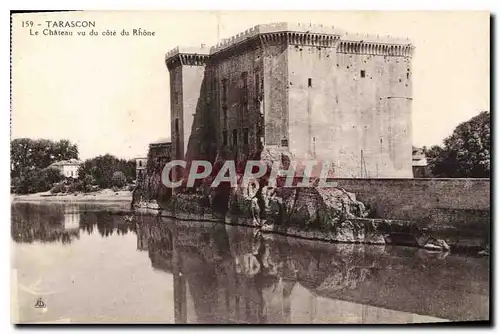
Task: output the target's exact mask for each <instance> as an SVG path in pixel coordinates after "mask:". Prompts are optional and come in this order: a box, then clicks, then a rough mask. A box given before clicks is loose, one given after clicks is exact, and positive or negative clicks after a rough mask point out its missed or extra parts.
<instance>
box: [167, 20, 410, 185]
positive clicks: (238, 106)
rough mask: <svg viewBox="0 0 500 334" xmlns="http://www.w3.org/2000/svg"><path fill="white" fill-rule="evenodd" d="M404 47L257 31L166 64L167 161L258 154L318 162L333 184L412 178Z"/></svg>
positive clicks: (293, 29)
mask: <svg viewBox="0 0 500 334" xmlns="http://www.w3.org/2000/svg"><path fill="white" fill-rule="evenodd" d="M412 52H413V47H412V45H411V43H410V41H409V40H407V39H399V38H392V37H389V36H385V37H381V36H370V35H359V34H356V35H353V34H349V33H345V32H343V31H340V30H338V29H336V28H334V27H327V26H321V25H303V24H290V23H278V24H268V25H258V26H256V27H254V28H252V29H249V30H247V31H245V32H243V33H240V34H238V35H236V36H234V37H232V38H230V39H226V40H224V41H223V42H221V43H219V44H217V45H216V46H214V47H212V48H210V49H209V48H207V47H201V48H175V49H174V50H172V51H170V52H168V53H167V54H166V65H167V67H168V69H169V72H170V82H171V85H170V86H171V94H170V95H171V119H172V127H171V129H172V134H171V135H172V142H173V152H174V155H175V156H176V157H178V158H182V159H187V160H192V159H194V158H202V157H203V158H209V159H212V160H213V159H215V156H216V155H217V154H222V155H225V157H226V158H231V159H237V160H240V159H245V158H246V157H255V156H256V155H258V154H260V152H261V151H262V149H263V148H268V149H279V150H281V151H286V152H288V153H289V154H290V155H291V156H292V157H293V158H296V159H315V160H327V161H329V162H331V163H333V164H334V165H335V167H336V168H335V171H334V173H335V174H334V175H335V176H336V177H371V178H377V177H381V178H382V177H403V178H411V177H412V156H411V154H412V147H411V104H412V103H411V101H412V87H411V81H412V76H411V55H412Z"/></svg>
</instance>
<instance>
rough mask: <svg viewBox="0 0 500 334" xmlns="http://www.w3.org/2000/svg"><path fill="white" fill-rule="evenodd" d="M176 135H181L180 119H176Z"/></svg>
mask: <svg viewBox="0 0 500 334" xmlns="http://www.w3.org/2000/svg"><path fill="white" fill-rule="evenodd" d="M175 134H179V119H178V118H176V119H175Z"/></svg>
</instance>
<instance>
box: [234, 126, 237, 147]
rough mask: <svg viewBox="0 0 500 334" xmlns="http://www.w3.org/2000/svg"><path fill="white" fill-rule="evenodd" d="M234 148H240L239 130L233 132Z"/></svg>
mask: <svg viewBox="0 0 500 334" xmlns="http://www.w3.org/2000/svg"><path fill="white" fill-rule="evenodd" d="M233 146H238V130H237V129H234V130H233Z"/></svg>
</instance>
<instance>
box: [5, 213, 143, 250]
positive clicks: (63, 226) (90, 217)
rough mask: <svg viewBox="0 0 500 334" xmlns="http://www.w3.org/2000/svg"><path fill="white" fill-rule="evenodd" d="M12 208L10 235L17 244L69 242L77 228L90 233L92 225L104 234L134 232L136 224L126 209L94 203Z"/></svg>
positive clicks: (78, 234) (104, 235)
mask: <svg viewBox="0 0 500 334" xmlns="http://www.w3.org/2000/svg"><path fill="white" fill-rule="evenodd" d="M11 210H12V223H11V235H12V239H13V240H14V241H15V242H18V243H33V242H61V243H63V244H71V242H72V241H74V240H77V239H79V237H80V231H83V232H85V233H87V234H92V233H94V229H95V228H96V229H97V231H98V232H99V234H100V235H101V236H103V237H109V236H112V235H113V234H114V233H116V234H118V235H124V234H127V233H129V232H135V223H134V222H133V219H132V218H131V216H129V215H127V213H126V212H125V211H119V210H118V211H117V210H102V207H98V206H95V205H82V204H50V205H45V204H34V203H16V204H13V205H12V206H11Z"/></svg>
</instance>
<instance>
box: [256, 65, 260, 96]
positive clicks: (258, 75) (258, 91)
mask: <svg viewBox="0 0 500 334" xmlns="http://www.w3.org/2000/svg"><path fill="white" fill-rule="evenodd" d="M255 99H256V100H257V101H260V74H259V70H258V69H257V70H255Z"/></svg>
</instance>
